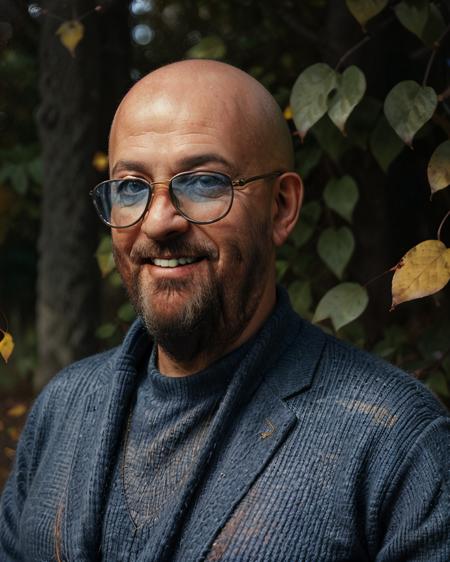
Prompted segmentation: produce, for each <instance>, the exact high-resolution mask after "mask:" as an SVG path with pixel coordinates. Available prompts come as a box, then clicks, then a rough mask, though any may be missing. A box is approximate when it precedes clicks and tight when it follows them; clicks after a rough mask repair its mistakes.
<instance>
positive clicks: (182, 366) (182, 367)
mask: <svg viewBox="0 0 450 562" xmlns="http://www.w3.org/2000/svg"><path fill="white" fill-rule="evenodd" d="M275 303H276V289H275V285H273V286H271V287H269V288H267V289H266V290H265V291H264V293H263V295H261V298H260V299H259V304H258V306H257V307H256V309H255V310H254V312H253V314H252V315H251V317H250V319H249V321H248V322H247V323H246V324H245V325H244V326H241V327H237V328H235V329H234V330H230V326H229V325H227V324H224V325H222V328H221V329H220V330H217V331H215V333H214V334H212V333H209V334H208V337H207V338H205V337H203V338H200V339H199V338H197V340H200V341H196V342H194V341H193V336H191V335H189V336H187V337H186V338H183V341H177V342H174V346H173V347H174V349H177V348H178V349H180V347H184V348H187V349H196V350H197V352H196V353H195V354H193V355H192V356H190V357H189V358H186V359H184V358H183V359H180V358H179V357H175V356H174V354H173V353H171V351H170V350H168V349H167V348H164V347H162V346H161V345H160V344H158V343H157V345H158V369H159V371H160V373H162V374H163V375H166V376H168V377H184V376H188V375H193V374H195V373H198V372H199V371H202V370H203V369H206V368H207V367H209V365H211V364H212V363H214V362H215V361H217V360H218V359H220V358H221V357H223V356H225V355H227V354H228V353H230V352H232V351H233V350H235V349H237V348H238V347H240V346H241V345H243V344H244V343H245V342H246V341H248V340H249V339H250V338H251V337H252V336H254V335H255V334H256V333H257V332H258V330H259V329H260V328H261V327H262V325H263V324H264V322H265V321H266V320H267V318H268V317H269V315H270V313H271V312H272V310H273V308H274V307H275ZM231 333H232V334H233V335H232V337H230V334H231ZM227 336H228V337H227ZM196 344H197V345H196ZM205 344H206V345H205Z"/></svg>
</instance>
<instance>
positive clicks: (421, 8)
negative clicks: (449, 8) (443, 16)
mask: <svg viewBox="0 0 450 562" xmlns="http://www.w3.org/2000/svg"><path fill="white" fill-rule="evenodd" d="M394 11H395V15H396V16H397V18H398V20H399V21H400V23H401V24H402V25H403V26H404V27H406V29H407V30H408V31H411V33H414V34H415V35H417V37H419V39H421V38H422V35H423V31H424V29H425V25H426V23H427V20H428V15H429V11H430V8H429V1H428V0H403V2H400V3H399V4H397V5H396V6H395V7H394Z"/></svg>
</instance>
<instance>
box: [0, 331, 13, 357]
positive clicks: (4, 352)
mask: <svg viewBox="0 0 450 562" xmlns="http://www.w3.org/2000/svg"><path fill="white" fill-rule="evenodd" d="M0 332H1V333H2V334H3V339H2V340H1V341H0V355H1V356H2V357H3V359H4V361H5V363H8V359H9V358H10V356H11V353H12V352H13V349H14V340H13V338H12V335H11V334H10V333H9V332H4V331H3V330H0Z"/></svg>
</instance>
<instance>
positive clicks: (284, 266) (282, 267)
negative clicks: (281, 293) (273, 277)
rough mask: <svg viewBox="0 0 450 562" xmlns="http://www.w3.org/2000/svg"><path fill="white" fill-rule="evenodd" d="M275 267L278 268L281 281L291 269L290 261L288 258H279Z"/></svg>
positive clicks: (278, 277)
mask: <svg viewBox="0 0 450 562" xmlns="http://www.w3.org/2000/svg"><path fill="white" fill-rule="evenodd" d="M275 267H276V270H277V281H278V282H280V281H281V280H282V279H283V277H284V275H285V273H286V271H287V270H288V269H289V262H288V261H287V260H277V261H276V262H275Z"/></svg>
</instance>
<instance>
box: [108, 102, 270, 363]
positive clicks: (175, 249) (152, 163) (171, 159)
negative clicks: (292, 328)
mask: <svg viewBox="0 0 450 562" xmlns="http://www.w3.org/2000/svg"><path fill="white" fill-rule="evenodd" d="M174 98H176V99H174ZM208 105H209V104H208V103H207V102H206V101H205V100H202V99H201V96H199V98H198V99H195V98H194V97H193V96H192V95H191V96H186V97H185V96H180V97H178V98H177V96H173V95H171V96H169V95H164V94H159V95H157V96H155V98H154V99H153V100H151V102H150V103H138V102H136V100H132V102H130V103H129V104H128V106H127V105H125V107H123V108H122V109H121V111H120V112H119V115H118V117H117V119H116V123H115V126H114V130H113V134H112V137H111V144H110V164H111V177H112V178H117V179H118V178H125V177H129V176H132V177H138V178H143V179H145V180H147V181H149V182H160V181H164V180H168V179H170V178H171V177H172V176H173V175H175V174H177V173H180V172H185V171H188V170H212V171H218V172H223V173H225V174H228V175H229V176H231V177H232V179H235V178H237V177H243V176H249V175H250V176H251V175H257V174H262V173H266V172H269V171H272V170H268V169H266V165H267V164H266V163H264V162H258V159H257V158H256V157H255V155H254V154H253V149H252V147H251V146H248V144H251V143H248V142H246V139H245V135H244V134H242V133H240V132H237V131H238V130H239V129H237V125H238V121H239V116H238V115H235V114H234V113H233V111H234V108H232V107H228V108H227V107H225V111H224V112H222V114H220V115H219V114H218V113H219V112H217V109H215V110H214V108H212V107H209V106H208ZM271 181H272V180H271ZM271 214H272V192H271V187H270V183H269V182H267V181H264V180H262V181H259V182H255V183H252V184H250V185H249V186H248V188H246V189H245V190H243V191H237V192H235V199H234V203H233V207H232V209H231V211H230V212H229V214H228V215H227V216H226V217H225V218H223V219H222V220H220V221H218V222H216V223H213V224H210V225H195V224H191V223H189V222H188V221H186V219H184V218H183V217H182V216H181V215H179V214H178V213H177V212H176V209H175V208H174V207H173V205H172V203H171V201H170V198H169V194H168V190H167V186H166V185H162V184H157V185H156V186H155V192H154V196H153V200H152V202H151V205H150V208H149V210H148V212H147V213H146V215H145V217H144V218H143V220H142V221H141V222H139V223H138V224H136V225H135V226H133V227H130V228H127V229H113V231H112V237H113V247H114V253H115V258H116V263H117V266H118V269H119V272H120V274H121V276H122V278H123V281H124V284H125V286H126V288H127V291H128V293H129V295H130V298H131V300H132V302H133V304H134V305H135V307H136V309H137V311H138V313H139V314H140V315H141V316H142V317H143V318H144V321H145V323H146V325H147V327H148V329H149V331H150V333H151V334H152V335H153V336H154V337H155V339H156V340H157V341H158V342H159V343H160V344H161V345H162V347H163V348H165V349H168V350H169V351H170V353H171V354H173V355H174V356H176V354H178V355H180V358H183V357H185V358H187V357H189V355H191V354H195V353H197V352H198V351H201V349H199V348H201V346H202V345H205V346H210V345H216V346H224V347H225V348H226V346H227V344H228V343H230V342H231V341H234V340H236V339H237V338H238V336H239V335H240V333H241V331H242V330H243V329H244V328H245V326H246V324H247V323H248V322H249V320H250V318H251V317H252V316H253V314H254V313H255V310H256V309H257V308H258V307H259V306H261V304H264V303H263V302H262V301H264V299H267V298H268V296H267V295H268V290H267V289H268V285H269V284H270V282H271V281H272V280H273V279H272V276H273V273H272V269H273V264H272V260H273V244H272V218H271ZM180 259H181V260H182V261H185V260H186V259H188V260H189V262H191V260H192V259H194V260H195V261H193V262H192V263H185V264H183V263H180V262H179V260H180ZM168 260H177V261H176V262H174V261H168ZM175 263H176V264H177V265H176V266H175V267H172V266H173V265H174V264H175ZM271 266H272V267H271ZM183 341H185V342H190V343H189V346H190V348H189V349H187V348H186V346H184V347H183V345H181V344H180V342H183Z"/></svg>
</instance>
